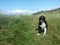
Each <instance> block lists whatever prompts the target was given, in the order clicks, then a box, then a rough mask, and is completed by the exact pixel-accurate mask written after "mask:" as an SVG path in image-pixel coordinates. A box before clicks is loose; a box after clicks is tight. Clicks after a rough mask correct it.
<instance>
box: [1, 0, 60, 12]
mask: <svg viewBox="0 0 60 45" xmlns="http://www.w3.org/2000/svg"><path fill="white" fill-rule="evenodd" d="M59 7H60V0H0V10H31V11H33V10H45V9H54V8H59Z"/></svg>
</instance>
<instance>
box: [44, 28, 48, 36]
mask: <svg viewBox="0 0 60 45" xmlns="http://www.w3.org/2000/svg"><path fill="white" fill-rule="evenodd" d="M46 31H47V29H46V28H44V34H43V36H45V34H46Z"/></svg>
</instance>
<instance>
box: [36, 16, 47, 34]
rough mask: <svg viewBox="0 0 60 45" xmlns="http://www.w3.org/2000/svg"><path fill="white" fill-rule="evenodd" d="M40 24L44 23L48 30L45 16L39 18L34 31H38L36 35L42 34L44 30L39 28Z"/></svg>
mask: <svg viewBox="0 0 60 45" xmlns="http://www.w3.org/2000/svg"><path fill="white" fill-rule="evenodd" d="M42 22H44V23H45V24H46V28H47V29H48V24H47V21H46V18H45V16H40V17H39V23H38V29H36V30H38V33H42V32H44V30H43V29H42V28H41V27H40V25H41V24H42Z"/></svg>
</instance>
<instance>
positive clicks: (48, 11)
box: [33, 8, 60, 15]
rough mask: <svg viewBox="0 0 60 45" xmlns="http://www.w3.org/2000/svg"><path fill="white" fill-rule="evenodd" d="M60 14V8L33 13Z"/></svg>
mask: <svg viewBox="0 0 60 45" xmlns="http://www.w3.org/2000/svg"><path fill="white" fill-rule="evenodd" d="M48 14H49V15H60V8H57V9H52V10H45V11H40V12H36V13H33V15H48Z"/></svg>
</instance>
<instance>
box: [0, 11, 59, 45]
mask: <svg viewBox="0 0 60 45" xmlns="http://www.w3.org/2000/svg"><path fill="white" fill-rule="evenodd" d="M46 13H47V15H46ZM41 14H45V17H46V19H47V22H48V26H49V27H48V31H47V33H46V35H45V36H43V35H42V34H41V35H39V36H37V33H38V31H35V30H34V29H35V28H37V26H38V18H39V16H40V15H20V16H5V15H0V45H60V16H59V14H58V16H57V15H56V13H54V14H53V15H51V14H49V13H48V11H46V12H45V13H41Z"/></svg>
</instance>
